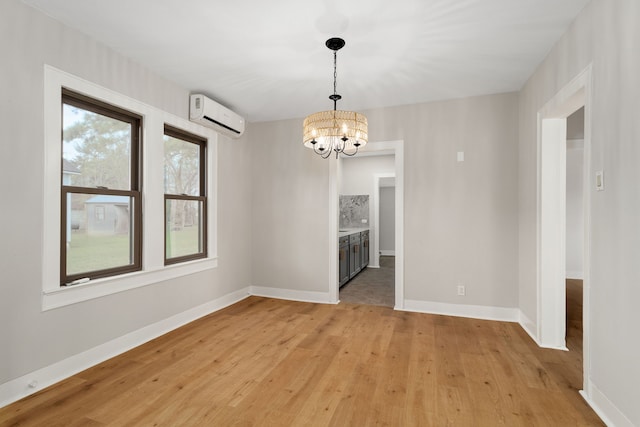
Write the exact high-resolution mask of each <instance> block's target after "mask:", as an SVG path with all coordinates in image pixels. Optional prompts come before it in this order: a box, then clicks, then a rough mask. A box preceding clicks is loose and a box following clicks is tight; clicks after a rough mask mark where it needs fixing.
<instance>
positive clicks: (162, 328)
mask: <svg viewBox="0 0 640 427" xmlns="http://www.w3.org/2000/svg"><path fill="white" fill-rule="evenodd" d="M248 296H249V288H245V289H241V290H238V291H236V292H232V293H230V294H227V295H224V296H222V297H220V298H217V299H215V300H213V301H209V302H207V303H204V304H202V305H199V306H197V307H194V308H191V309H189V310H187V311H184V312H182V313H178V314H176V315H174V316H171V317H169V318H167V319H164V320H161V321H159V322H156V323H154V324H151V325H148V326H145V327H144V328H141V329H138V330H137V331H133V332H130V333H128V334H126V335H123V336H121V337H118V338H116V339H114V340H111V341H108V342H106V343H104V344H101V345H99V346H97V347H94V348H92V349H89V350H87V351H84V352H82V353H79V354H76V355H73V356H71V357H68V358H66V359H64V360H61V361H59V362H56V363H54V364H52V365H49V366H46V367H44V368H41V369H38V370H36V371H34V372H30V373H29V374H26V375H23V376H21V377H19V378H16V379H14V380H11V381H9V382H6V383H4V384H0V408H2V407H3V406H6V405H8V404H10V403H13V402H15V401H17V400H20V399H22V398H23V397H26V396H28V395H30V394H33V393H35V392H37V391H39V390H42V389H43V388H45V387H49V386H50V385H53V384H55V383H57V382H59V381H62V380H63V379H65V378H69V377H70V376H72V375H75V374H77V373H78V372H82V371H84V370H85V369H88V368H90V367H92V366H95V365H97V364H98V363H101V362H104V361H105V360H107V359H110V358H112V357H115V356H117V355H119V354H122V353H124V352H126V351H128V350H131V349H132V348H134V347H137V346H139V345H142V344H144V343H146V342H148V341H151V340H152V339H154V338H157V337H159V336H160V335H163V334H166V333H167V332H170V331H172V330H174V329H177V328H179V327H180V326H183V325H185V324H187V323H189V322H193V321H194V320H196V319H199V318H200V317H203V316H206V315H208V314H210V313H213V312H215V311H218V310H220V309H223V308H225V307H227V306H229V305H232V304H235V303H236V302H238V301H241V300H243V299H245V298H247V297H248Z"/></svg>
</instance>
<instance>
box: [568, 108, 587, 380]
mask: <svg viewBox="0 0 640 427" xmlns="http://www.w3.org/2000/svg"><path fill="white" fill-rule="evenodd" d="M566 144H567V150H566V192H565V193H566V281H565V284H566V333H565V334H566V335H565V341H566V346H567V349H568V350H569V352H571V353H574V359H573V360H575V363H576V365H578V367H579V368H580V369H579V373H580V378H579V379H578V378H576V382H577V384H578V385H581V384H582V370H583V369H582V368H583V367H582V363H583V362H582V359H583V357H582V346H583V327H582V326H583V325H582V317H583V309H582V306H583V292H582V286H583V282H582V279H583V277H584V276H583V271H584V266H583V261H584V197H583V193H584V182H583V181H584V107H582V108H580V109H578V110H577V111H576V112H574V113H573V114H571V115H570V116H569V117H567V142H566ZM577 372H578V371H576V373H577Z"/></svg>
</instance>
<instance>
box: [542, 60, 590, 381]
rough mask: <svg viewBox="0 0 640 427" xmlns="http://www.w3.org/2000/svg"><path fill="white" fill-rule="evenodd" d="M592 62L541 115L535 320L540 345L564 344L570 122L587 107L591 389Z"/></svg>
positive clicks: (586, 350) (586, 290)
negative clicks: (569, 120)
mask: <svg viewBox="0 0 640 427" xmlns="http://www.w3.org/2000/svg"><path fill="white" fill-rule="evenodd" d="M591 94H592V66H591V65H589V66H588V67H587V68H585V69H584V70H583V71H582V72H580V74H578V76H576V77H575V78H574V79H573V80H572V81H571V82H569V83H568V84H567V85H565V86H564V87H563V88H562V89H561V90H560V91H559V92H558V93H556V95H554V97H553V98H552V99H551V100H550V101H549V102H547V103H546V104H545V105H544V107H542V109H540V111H538V115H537V120H538V124H537V126H538V127H537V135H538V137H537V143H538V146H537V224H536V225H537V236H536V240H537V241H536V246H537V251H536V252H537V253H536V257H537V260H536V263H537V269H536V273H537V277H536V284H537V320H536V339H537V341H538V344H539V345H540V346H541V347H546V348H555V349H561V350H567V348H566V340H565V334H566V283H565V280H566V253H565V251H566V151H567V145H566V141H567V138H566V123H567V120H566V119H567V117H568V116H569V115H571V114H572V113H573V112H575V111H576V110H578V109H579V108H580V107H582V106H584V110H585V113H584V159H583V213H584V230H583V232H584V250H583V269H584V271H583V273H584V278H583V371H584V375H583V381H584V383H583V387H584V390H588V389H589V388H588V382H589V372H590V370H589V366H590V358H591V354H590V346H589V337H590V323H589V311H590V310H589V308H590V304H589V299H590V286H591V280H590V266H591V263H590V257H591V232H590V230H591V209H590V206H591V185H590V179H589V178H590V173H591V109H592V106H591V96H592V95H591Z"/></svg>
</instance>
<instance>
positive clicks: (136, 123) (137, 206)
mask: <svg viewBox="0 0 640 427" xmlns="http://www.w3.org/2000/svg"><path fill="white" fill-rule="evenodd" d="M64 105H70V106H73V107H76V108H81V109H83V110H86V111H90V112H92V113H95V114H100V115H102V116H106V117H109V118H112V119H115V120H119V121H122V122H126V123H129V124H130V125H131V141H130V143H131V147H130V157H129V168H130V169H129V190H121V189H110V188H103V187H82V186H74V185H65V184H64V182H62V180H61V186H60V285H61V286H65V285H67V284H70V283H72V282H73V281H75V280H78V279H84V278H89V279H99V278H102V277H110V276H117V275H121V274H125V273H130V272H134V271H140V270H141V269H142V216H143V213H142V191H141V189H142V165H141V164H140V162H141V158H142V155H141V152H142V127H143V125H142V117H141V116H140V115H138V114H135V113H132V112H130V111H127V110H125V109H123V108H120V107H117V106H114V105H111V104H108V103H106V102H102V101H99V100H97V99H94V98H92V97H89V96H86V95H83V94H80V93H77V92H74V91H72V90H69V89H68V88H62V91H61V109H62V110H63V111H64ZM63 114H64V113H63ZM61 123H62V124H64V120H62V119H61ZM62 135H63V129H62V126H61V129H60V144H61V146H62V144H63V137H62ZM60 154H61V155H60V163H61V164H62V163H63V162H64V155H63V154H62V152H61V153H60ZM72 194H95V195H105V196H126V197H129V198H130V200H131V201H132V203H131V209H133V213H130V215H131V218H132V224H130V227H131V232H130V233H129V239H130V240H129V251H130V255H131V263H130V264H128V265H123V266H118V267H112V268H104V269H101V270H94V271H88V272H82V273H74V274H67V226H66V224H67V214H68V212H67V198H68V196H69V195H72Z"/></svg>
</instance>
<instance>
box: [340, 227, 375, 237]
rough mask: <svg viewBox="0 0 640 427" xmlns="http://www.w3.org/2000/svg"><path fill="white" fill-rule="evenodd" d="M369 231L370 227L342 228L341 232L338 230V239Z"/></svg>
mask: <svg viewBox="0 0 640 427" xmlns="http://www.w3.org/2000/svg"><path fill="white" fill-rule="evenodd" d="M367 230H369V227H363V228H341V229H340V230H338V239H339V238H340V237H344V236H348V235H350V234H355V233H360V232H362V231H367Z"/></svg>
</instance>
